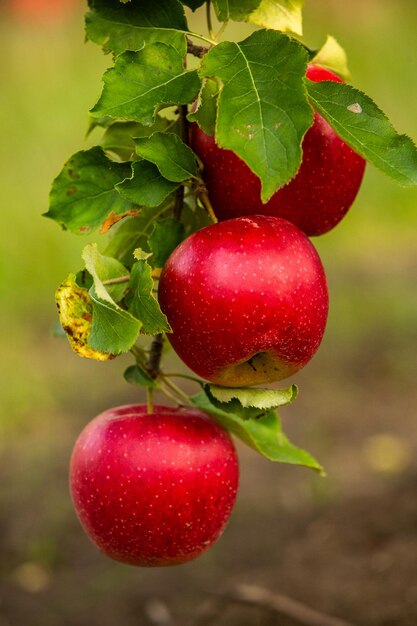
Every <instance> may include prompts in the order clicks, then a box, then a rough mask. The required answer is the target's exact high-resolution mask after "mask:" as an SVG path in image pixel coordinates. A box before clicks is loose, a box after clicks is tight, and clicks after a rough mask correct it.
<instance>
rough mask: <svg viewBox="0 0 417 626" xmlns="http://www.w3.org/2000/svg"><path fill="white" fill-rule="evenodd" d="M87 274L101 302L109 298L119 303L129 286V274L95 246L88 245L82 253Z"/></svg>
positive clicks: (122, 266)
mask: <svg viewBox="0 0 417 626" xmlns="http://www.w3.org/2000/svg"><path fill="white" fill-rule="evenodd" d="M82 258H83V260H84V262H85V266H86V268H87V270H88V272H89V273H90V274H91V276H92V277H93V281H94V286H95V290H96V294H97V296H98V297H99V298H101V299H102V300H108V299H109V297H110V299H111V300H113V301H114V302H119V301H120V300H121V299H122V298H123V296H124V295H125V293H126V290H127V288H128V284H129V272H128V270H127V269H126V268H125V266H124V265H123V264H122V263H120V261H118V260H117V259H114V258H112V257H109V256H105V255H104V254H101V253H100V252H99V251H98V248H97V244H95V243H90V244H88V245H87V246H86V247H85V248H84V250H83V253H82ZM120 278H126V281H124V282H122V283H115V284H109V285H104V284H103V283H105V282H106V281H110V280H115V279H120Z"/></svg>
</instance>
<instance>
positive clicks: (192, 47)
mask: <svg viewBox="0 0 417 626" xmlns="http://www.w3.org/2000/svg"><path fill="white" fill-rule="evenodd" d="M208 51H209V49H208V48H206V47H205V46H197V45H196V44H195V43H193V42H192V41H191V39H188V37H187V52H188V53H189V54H192V55H193V56H195V57H197V58H198V59H202V58H203V56H204V55H205V54H207V52H208Z"/></svg>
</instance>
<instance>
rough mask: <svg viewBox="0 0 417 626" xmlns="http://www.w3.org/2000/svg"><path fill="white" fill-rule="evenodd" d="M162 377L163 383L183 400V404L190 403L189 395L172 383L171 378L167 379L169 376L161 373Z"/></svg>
mask: <svg viewBox="0 0 417 626" xmlns="http://www.w3.org/2000/svg"><path fill="white" fill-rule="evenodd" d="M162 379H163V381H164V383H165V385H166V386H167V387H169V388H170V389H172V391H173V392H174V393H176V394H177V396H179V397H180V398H181V399H182V400H183V401H184V402H185V404H191V402H190V398H189V396H188V395H187V394H186V393H185V392H184V391H183V390H182V389H181V388H180V387H178V386H177V385H176V384H175V383H173V382H172V380H169V378H166V375H165V376H164V375H162Z"/></svg>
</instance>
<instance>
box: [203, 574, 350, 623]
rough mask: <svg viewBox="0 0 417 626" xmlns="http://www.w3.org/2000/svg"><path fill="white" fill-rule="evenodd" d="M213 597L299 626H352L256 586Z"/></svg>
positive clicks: (240, 586) (236, 588)
mask: <svg viewBox="0 0 417 626" xmlns="http://www.w3.org/2000/svg"><path fill="white" fill-rule="evenodd" d="M215 595H220V596H222V597H227V598H229V599H230V600H231V601H234V602H241V603H243V604H251V605H254V606H258V607H260V608H263V609H266V610H268V611H273V612H274V613H278V614H280V615H284V616H286V617H289V618H291V619H292V620H294V621H295V622H297V623H298V624H300V626H354V624H352V623H351V622H346V621H345V620H342V619H339V618H338V617H332V616H331V615H326V614H324V613H320V612H319V611H316V610H315V609H311V608H310V607H309V606H306V605H305V604H302V603H301V602H298V601H297V600H293V599H292V598H288V597H287V596H285V595H282V594H280V593H274V592H272V591H269V590H268V589H264V588H262V587H258V586H256V585H244V584H241V585H238V586H237V587H235V589H233V591H232V592H230V593H228V594H222V593H220V594H218V593H217V592H216V593H215Z"/></svg>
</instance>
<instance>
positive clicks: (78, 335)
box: [55, 274, 114, 361]
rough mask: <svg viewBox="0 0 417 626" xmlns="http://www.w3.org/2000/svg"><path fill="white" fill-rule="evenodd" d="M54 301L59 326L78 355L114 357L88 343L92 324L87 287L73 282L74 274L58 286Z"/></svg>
mask: <svg viewBox="0 0 417 626" xmlns="http://www.w3.org/2000/svg"><path fill="white" fill-rule="evenodd" d="M55 301H56V306H57V308H58V314H59V319H60V322H61V326H62V328H63V329H64V331H65V333H66V335H67V337H68V341H69V343H70V346H71V348H72V349H73V350H74V352H75V353H76V354H78V356H82V357H84V358H86V359H95V360H96V361H108V360H109V359H113V358H114V357H113V355H111V354H105V353H104V352H99V351H98V350H93V349H92V348H91V347H90V346H89V345H88V336H89V334H90V331H91V325H92V310H93V309H92V303H91V300H90V296H89V294H88V291H87V289H82V288H81V287H79V286H78V285H77V283H76V282H75V275H74V274H70V275H69V276H68V278H67V280H65V281H64V282H63V283H62V285H60V286H59V287H58V289H57V291H56V296H55Z"/></svg>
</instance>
